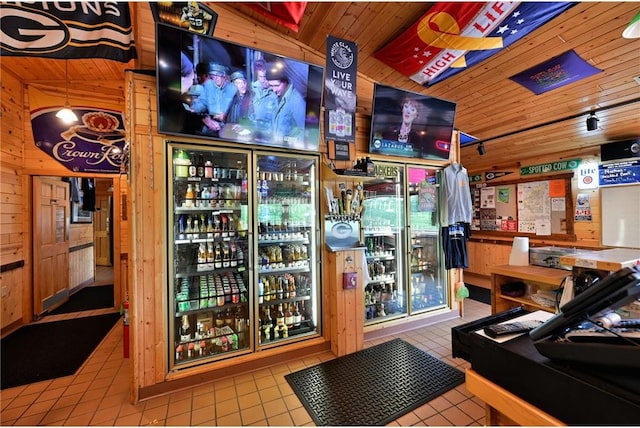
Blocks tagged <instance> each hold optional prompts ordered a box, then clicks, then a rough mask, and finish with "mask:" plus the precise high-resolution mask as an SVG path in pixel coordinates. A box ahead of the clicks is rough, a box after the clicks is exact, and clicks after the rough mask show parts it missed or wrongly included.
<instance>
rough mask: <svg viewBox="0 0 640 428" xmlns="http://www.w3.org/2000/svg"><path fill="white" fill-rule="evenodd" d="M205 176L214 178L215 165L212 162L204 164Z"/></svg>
mask: <svg viewBox="0 0 640 428" xmlns="http://www.w3.org/2000/svg"><path fill="white" fill-rule="evenodd" d="M204 176H205V177H206V178H213V164H212V163H211V161H210V160H208V161H206V162H205V163H204Z"/></svg>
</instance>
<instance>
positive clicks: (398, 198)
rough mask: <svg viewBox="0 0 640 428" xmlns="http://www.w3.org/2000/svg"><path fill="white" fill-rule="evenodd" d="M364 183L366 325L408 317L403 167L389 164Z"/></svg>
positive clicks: (363, 224)
mask: <svg viewBox="0 0 640 428" xmlns="http://www.w3.org/2000/svg"><path fill="white" fill-rule="evenodd" d="M377 168H378V171H383V174H382V175H380V174H377V175H378V179H376V180H375V181H365V182H364V183H363V187H364V188H363V194H364V201H363V205H364V210H363V214H362V231H363V238H364V244H365V247H366V249H365V256H366V259H367V268H368V270H369V279H370V280H369V281H368V282H367V284H366V286H365V292H364V299H365V302H364V304H365V314H364V316H365V325H366V324H373V323H378V322H382V321H387V320H389V319H394V318H399V317H403V316H406V315H407V289H406V280H405V278H404V272H405V270H404V266H405V254H406V250H405V248H406V247H405V218H406V210H405V202H404V201H405V199H404V167H403V166H401V165H392V164H388V165H385V167H383V168H380V166H377Z"/></svg>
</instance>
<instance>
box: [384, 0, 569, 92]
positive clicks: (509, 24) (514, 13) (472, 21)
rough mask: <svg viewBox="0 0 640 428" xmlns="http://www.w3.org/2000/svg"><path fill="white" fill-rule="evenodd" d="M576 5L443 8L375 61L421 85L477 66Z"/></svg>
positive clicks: (487, 4) (454, 5) (455, 5)
mask: <svg viewBox="0 0 640 428" xmlns="http://www.w3.org/2000/svg"><path fill="white" fill-rule="evenodd" d="M574 4H575V3H566V2H522V3H520V2H501V1H493V2H477V3H476V2H442V3H436V4H435V5H434V6H432V7H431V8H430V9H429V10H428V11H427V13H425V14H424V15H423V16H422V17H421V18H420V19H419V20H418V21H417V22H416V23H415V24H413V25H412V26H411V27H410V28H409V29H407V30H406V31H405V32H404V33H402V34H401V35H400V36H399V37H398V38H396V39H395V40H393V41H391V42H390V43H388V44H387V45H385V46H384V47H383V48H382V49H380V50H379V51H377V52H376V53H375V54H374V55H375V57H376V58H377V59H379V60H380V61H382V62H384V63H385V64H387V65H388V66H390V67H392V68H394V69H396V70H398V71H399V72H400V73H402V74H404V75H405V76H408V77H410V78H411V80H413V81H415V82H417V83H419V84H421V85H431V84H434V83H436V82H438V81H441V80H444V79H446V78H447V77H450V76H452V75H454V74H457V73H459V72H460V71H462V70H464V69H465V68H466V67H470V66H472V65H475V64H477V63H479V62H481V61H483V60H485V59H487V58H489V57H490V56H492V55H493V54H495V53H497V52H499V51H500V49H502V48H504V47H507V46H509V45H510V44H512V43H514V42H516V41H517V40H520V39H521V38H522V37H524V36H526V35H527V34H529V33H531V32H532V31H534V30H535V29H536V28H538V27H540V26H541V25H543V24H545V23H546V22H548V21H549V20H551V19H552V18H554V17H556V16H557V15H559V14H561V13H562V12H564V11H565V10H567V9H568V8H570V7H571V6H573V5H574Z"/></svg>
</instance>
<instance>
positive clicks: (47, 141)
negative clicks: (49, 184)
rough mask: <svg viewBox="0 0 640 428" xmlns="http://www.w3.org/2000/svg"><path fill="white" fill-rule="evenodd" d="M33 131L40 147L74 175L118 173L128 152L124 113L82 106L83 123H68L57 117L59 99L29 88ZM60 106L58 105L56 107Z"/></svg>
mask: <svg viewBox="0 0 640 428" xmlns="http://www.w3.org/2000/svg"><path fill="white" fill-rule="evenodd" d="M29 101H30V104H31V106H32V110H31V128H32V130H33V139H34V141H35V145H36V147H38V148H39V149H40V150H42V151H43V152H45V153H47V154H48V155H49V156H51V157H52V158H54V159H55V160H57V161H58V162H59V163H60V164H62V165H63V166H64V167H65V168H67V169H68V170H70V171H74V172H92V173H108V174H117V173H120V171H121V166H122V162H123V159H124V151H125V144H126V143H125V130H124V119H123V115H122V113H120V112H118V111H116V110H109V109H105V108H102V107H101V108H92V107H89V106H86V105H85V106H83V107H75V106H78V104H77V101H76V102H74V100H73V99H72V100H71V102H72V103H73V105H74V108H73V112H74V113H75V114H76V116H78V118H79V120H78V122H76V123H73V124H65V123H64V122H63V121H62V120H60V119H58V118H57V117H56V113H57V112H58V110H60V105H59V100H57V99H56V98H54V97H51V96H49V95H47V94H45V93H43V92H41V91H39V90H37V89H34V88H32V87H29ZM56 104H58V105H56Z"/></svg>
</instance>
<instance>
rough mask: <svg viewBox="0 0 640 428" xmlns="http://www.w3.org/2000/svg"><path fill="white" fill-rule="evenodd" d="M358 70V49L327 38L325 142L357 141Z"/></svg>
mask: <svg viewBox="0 0 640 428" xmlns="http://www.w3.org/2000/svg"><path fill="white" fill-rule="evenodd" d="M357 68H358V46H357V45H356V44H355V43H354V42H351V41H348V40H342V39H338V38H336V37H333V36H327V68H326V74H325V82H324V90H325V96H324V100H325V101H324V105H325V113H324V137H325V140H334V141H346V142H354V141H355V140H356V138H355V130H356V124H355V120H356V115H355V113H356V79H357Z"/></svg>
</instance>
